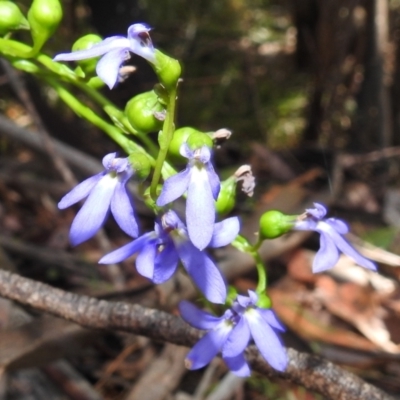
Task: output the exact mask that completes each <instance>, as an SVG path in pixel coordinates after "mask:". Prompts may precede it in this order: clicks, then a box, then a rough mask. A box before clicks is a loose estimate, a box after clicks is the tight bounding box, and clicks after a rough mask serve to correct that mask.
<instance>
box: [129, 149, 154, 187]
mask: <svg viewBox="0 0 400 400" xmlns="http://www.w3.org/2000/svg"><path fill="white" fill-rule="evenodd" d="M128 159H129V162H130V164H131V165H132V168H133V169H134V170H135V176H136V177H137V178H138V179H139V180H142V181H144V180H145V179H146V178H147V177H148V176H149V175H150V171H151V161H150V160H149V156H148V155H147V154H145V153H142V152H139V151H138V152H135V153H131V154H130V155H129V157H128Z"/></svg>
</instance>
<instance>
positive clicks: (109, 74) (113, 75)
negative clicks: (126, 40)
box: [96, 48, 130, 89]
mask: <svg viewBox="0 0 400 400" xmlns="http://www.w3.org/2000/svg"><path fill="white" fill-rule="evenodd" d="M129 57H130V56H129V51H128V49H127V48H122V49H120V48H119V49H114V50H111V51H109V52H108V53H107V54H105V55H104V56H103V57H102V58H101V59H100V61H99V62H98V63H97V65H96V73H97V75H98V76H99V78H100V79H101V80H102V81H103V82H104V83H105V84H106V85H107V86H108V87H109V88H110V89H112V88H113V87H114V86H115V84H116V83H117V81H118V76H119V68H120V66H121V64H122V63H123V62H124V61H126V60H128V59H129Z"/></svg>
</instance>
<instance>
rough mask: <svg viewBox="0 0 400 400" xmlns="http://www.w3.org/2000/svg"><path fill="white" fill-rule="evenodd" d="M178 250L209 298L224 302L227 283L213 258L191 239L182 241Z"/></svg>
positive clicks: (188, 270) (213, 301)
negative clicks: (190, 240)
mask: <svg viewBox="0 0 400 400" xmlns="http://www.w3.org/2000/svg"><path fill="white" fill-rule="evenodd" d="M177 250H178V253H179V258H180V259H181V261H182V264H183V266H184V267H185V269H186V270H187V272H188V274H189V275H190V276H191V278H192V279H193V281H194V283H195V284H196V285H197V287H198V288H199V289H200V290H201V291H202V292H203V294H204V296H205V297H206V298H207V300H209V301H211V302H212V303H217V304H224V303H225V299H226V293H227V289H226V283H225V281H224V278H223V276H222V274H221V272H220V270H219V269H218V267H217V266H216V265H215V264H214V262H213V261H212V260H211V258H210V257H208V256H207V254H206V253H204V252H202V251H200V250H199V249H197V248H196V247H194V246H193V244H192V243H190V242H189V241H185V242H182V243H180V244H179V246H178V247H177Z"/></svg>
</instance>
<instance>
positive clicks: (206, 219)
mask: <svg viewBox="0 0 400 400" xmlns="http://www.w3.org/2000/svg"><path fill="white" fill-rule="evenodd" d="M214 222H215V203H214V198H213V195H212V192H211V187H210V184H209V182H208V175H207V172H206V171H205V170H204V169H199V168H197V167H193V168H192V173H191V177H190V183H189V188H188V194H187V202H186V225H187V229H188V233H189V237H190V240H191V241H192V242H193V244H194V245H195V246H196V247H197V248H198V249H200V250H203V249H204V248H206V247H207V246H208V244H209V243H210V241H211V238H212V236H213V232H214Z"/></svg>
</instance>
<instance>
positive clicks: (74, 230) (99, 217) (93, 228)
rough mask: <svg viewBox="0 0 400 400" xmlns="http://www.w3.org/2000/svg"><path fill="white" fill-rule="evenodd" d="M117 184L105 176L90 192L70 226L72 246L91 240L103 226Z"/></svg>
mask: <svg viewBox="0 0 400 400" xmlns="http://www.w3.org/2000/svg"><path fill="white" fill-rule="evenodd" d="M117 183H118V180H117V179H116V178H112V177H111V176H110V175H105V176H103V177H102V178H101V179H100V180H99V181H98V183H97V185H96V186H95V187H94V188H93V189H92V190H91V192H90V194H89V196H88V198H87V199H86V201H85V204H84V205H83V206H82V208H81V209H80V210H79V212H78V214H76V217H75V219H74V220H73V222H72V225H71V230H70V233H69V237H70V240H71V243H72V244H73V245H75V246H76V245H78V244H80V243H82V242H84V241H85V240H87V239H89V238H91V237H92V236H93V235H94V234H95V233H96V232H97V231H98V230H99V229H100V227H101V226H102V225H103V223H104V220H105V219H106V217H107V213H108V210H109V208H110V202H111V198H112V196H113V194H114V190H115V185H116V184H117Z"/></svg>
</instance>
